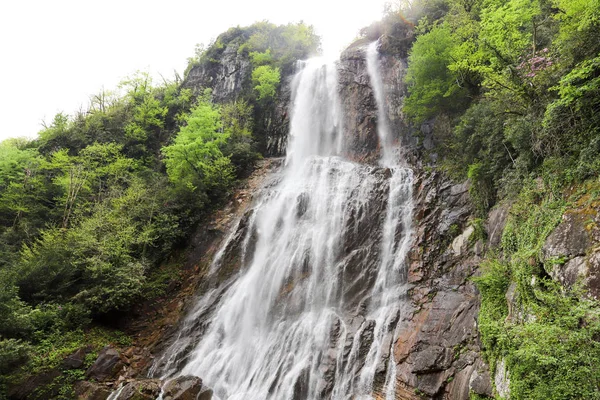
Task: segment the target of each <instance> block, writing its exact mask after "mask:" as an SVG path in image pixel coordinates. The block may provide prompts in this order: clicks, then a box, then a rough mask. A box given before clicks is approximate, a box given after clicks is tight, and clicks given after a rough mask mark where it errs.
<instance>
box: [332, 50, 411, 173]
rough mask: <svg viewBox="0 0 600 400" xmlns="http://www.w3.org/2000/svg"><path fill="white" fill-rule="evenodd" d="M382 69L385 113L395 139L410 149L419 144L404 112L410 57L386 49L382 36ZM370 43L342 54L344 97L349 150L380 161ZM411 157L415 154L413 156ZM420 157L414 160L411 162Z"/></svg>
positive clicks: (360, 157)
mask: <svg viewBox="0 0 600 400" xmlns="http://www.w3.org/2000/svg"><path fill="white" fill-rule="evenodd" d="M381 42H382V45H381V46H380V55H379V60H378V64H379V70H380V73H381V75H382V81H383V83H384V95H385V104H384V106H385V107H386V109H385V113H386V117H387V120H388V121H387V122H388V124H389V127H390V131H391V132H393V134H394V135H395V138H394V141H395V142H400V143H402V146H403V148H404V149H405V151H406V152H407V153H412V152H413V150H414V149H415V147H416V146H417V145H418V139H417V137H416V136H415V135H414V131H413V130H411V129H409V127H408V125H407V124H406V122H405V118H404V114H403V112H402V105H403V101H404V97H405V96H406V88H405V84H404V76H405V74H406V68H407V63H406V59H405V58H402V57H398V56H397V55H393V54H390V53H388V52H387V51H386V43H385V39H384V38H382V40H381ZM368 44H369V43H363V42H359V43H357V44H356V45H354V46H351V47H349V48H348V49H347V50H346V51H344V52H343V53H342V55H341V56H340V63H339V67H338V74H339V87H340V99H341V102H342V110H343V113H344V127H343V129H344V135H345V136H346V137H345V143H348V146H347V148H346V149H345V151H346V152H347V154H348V155H349V156H350V157H351V158H354V159H356V160H358V161H367V162H376V161H377V160H378V159H379V156H380V154H379V150H380V145H379V139H378V136H377V123H378V121H377V119H378V116H377V105H376V102H375V96H374V93H373V89H372V84H371V82H370V78H369V74H368V72H367V63H366V50H367V46H368ZM409 158H411V159H412V158H414V157H412V155H411V156H409ZM413 161H416V160H414V159H413V160H411V162H413Z"/></svg>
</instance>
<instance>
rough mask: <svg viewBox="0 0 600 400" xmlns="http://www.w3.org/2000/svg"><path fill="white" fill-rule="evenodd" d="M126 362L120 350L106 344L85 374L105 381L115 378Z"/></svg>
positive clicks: (90, 377) (99, 380) (89, 377)
mask: <svg viewBox="0 0 600 400" xmlns="http://www.w3.org/2000/svg"><path fill="white" fill-rule="evenodd" d="M124 365H125V364H124V363H123V362H122V361H121V357H120V355H119V352H118V351H117V350H116V349H114V348H112V347H110V346H106V347H105V348H103V349H102V351H100V354H98V358H97V359H96V361H95V362H94V364H92V366H91V367H89V368H88V370H87V371H86V373H85V375H86V377H87V378H88V379H95V380H96V381H98V382H104V381H107V380H110V379H114V378H115V377H116V376H117V374H118V373H119V371H120V370H121V369H122V368H123V366H124Z"/></svg>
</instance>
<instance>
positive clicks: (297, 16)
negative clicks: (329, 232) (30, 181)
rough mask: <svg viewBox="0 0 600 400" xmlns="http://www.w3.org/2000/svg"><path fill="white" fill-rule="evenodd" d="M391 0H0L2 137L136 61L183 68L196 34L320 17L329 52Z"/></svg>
mask: <svg viewBox="0 0 600 400" xmlns="http://www.w3.org/2000/svg"><path fill="white" fill-rule="evenodd" d="M384 3H385V0H296V1H286V0H210V1H209V0H198V1H184V0H169V1H152V0H95V1H90V0H0V79H2V85H1V89H0V140H2V139H5V138H8V137H17V136H31V137H33V136H35V135H36V133H37V132H38V131H39V130H40V129H41V125H40V123H41V121H43V120H45V121H51V120H52V118H53V116H54V114H56V113H57V112H60V111H63V112H66V113H68V114H72V113H74V112H75V111H76V110H78V109H79V108H80V106H82V105H84V106H85V105H86V104H87V102H88V98H89V96H90V95H92V94H94V93H98V92H99V91H100V90H101V89H102V88H103V87H104V88H106V89H114V88H115V87H116V85H117V84H118V82H120V81H121V80H122V79H123V78H124V77H126V76H128V75H131V74H132V73H133V72H135V71H136V70H145V71H149V72H151V73H152V74H154V75H156V74H159V73H160V74H162V75H164V76H165V77H168V78H170V77H172V76H173V71H174V70H177V71H178V72H179V73H182V72H183V70H184V69H185V66H186V59H187V58H188V57H190V56H192V54H193V52H194V47H195V45H196V44H197V43H205V44H208V43H209V42H210V40H211V39H213V38H215V37H216V36H217V35H219V34H220V33H221V32H223V31H225V30H227V29H228V28H229V27H232V26H236V25H241V26H246V25H249V24H251V23H253V22H255V21H260V20H269V21H271V22H274V23H277V24H284V23H288V22H298V21H300V20H303V21H304V22H306V23H310V24H313V25H314V26H315V28H316V31H317V33H319V34H320V35H321V36H322V38H323V47H324V49H325V51H326V52H328V53H334V52H337V51H339V50H340V49H341V48H342V47H343V46H345V45H347V44H349V43H350V42H351V41H352V40H353V39H354V38H355V37H356V35H357V33H358V31H359V30H360V28H362V27H364V26H366V25H368V24H370V23H371V22H372V21H375V20H377V19H379V18H380V17H381V14H382V10H383V4H384Z"/></svg>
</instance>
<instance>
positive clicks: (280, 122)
mask: <svg viewBox="0 0 600 400" xmlns="http://www.w3.org/2000/svg"><path fill="white" fill-rule="evenodd" d="M243 40H244V38H243V37H240V38H236V39H233V40H231V41H230V42H229V43H227V44H224V45H223V46H224V48H223V50H222V51H221V52H220V55H219V59H218V60H204V61H203V62H201V63H199V64H198V65H196V66H194V67H192V68H191V70H190V71H189V73H188V75H187V76H186V79H185V81H184V82H183V87H184V88H188V89H192V90H193V91H194V92H195V93H196V94H200V93H202V91H203V90H204V89H207V88H210V89H212V98H213V100H214V101H215V102H216V103H220V104H224V103H228V102H232V101H236V100H238V99H241V98H245V99H248V98H253V96H252V90H253V89H252V70H253V66H252V62H251V61H250V56H249V55H248V51H247V50H245V51H240V46H241V45H242V44H243ZM285 72H286V71H283V74H282V76H281V84H280V85H279V88H278V89H277V93H276V95H275V98H274V100H271V101H268V102H254V103H253V106H254V123H255V126H254V135H253V136H254V137H256V138H259V139H260V141H261V143H259V144H260V146H261V150H262V152H263V153H264V154H265V155H268V156H271V157H279V156H282V155H284V154H285V148H286V144H287V132H288V130H289V116H288V113H289V110H288V109H289V104H290V97H291V75H290V74H289V73H288V74H286V73H285Z"/></svg>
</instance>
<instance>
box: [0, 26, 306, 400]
mask: <svg viewBox="0 0 600 400" xmlns="http://www.w3.org/2000/svg"><path fill="white" fill-rule="evenodd" d="M263 28H264V29H263ZM273 29H275V30H277V32H278V33H277V34H274V33H272V32H271V30H273ZM306 29H308V28H306ZM306 29H305V27H304V26H303V25H302V24H297V25H289V26H286V27H282V28H280V27H275V26H270V25H268V26H267V25H265V26H262V27H261V25H258V26H255V27H254V28H252V29H251V30H250V31H243V30H241V29H233V30H232V31H230V32H228V33H226V35H225V36H224V37H223V38H221V39H220V40H218V41H217V43H215V45H214V46H212V47H211V48H209V49H206V50H204V49H198V51H197V54H196V55H195V57H194V60H193V63H194V64H200V63H203V62H209V61H206V58H207V57H217V58H218V56H219V54H220V53H219V52H222V51H223V50H224V49H225V47H226V46H227V45H228V43H229V42H228V40H229V39H231V40H236V39H235V38H239V39H241V40H243V42H247V41H248V40H249V38H250V37H251V36H252V35H254V34H259V33H260V35H258V36H256V37H255V38H254V39H253V42H254V44H255V45H256V46H258V47H249V46H246V48H245V49H244V50H242V51H249V50H250V51H252V52H253V57H254V58H255V59H256V63H257V64H264V65H265V66H266V65H269V66H271V67H272V68H275V69H276V70H277V71H278V68H281V67H282V66H283V65H286V66H289V65H291V64H292V63H293V61H294V60H295V57H297V56H298V55H299V54H300V53H303V52H305V51H308V50H307V46H308V47H310V46H312V45H313V44H314V43H313V39H314V38H313V37H312V36H310V35H312V30H310V29H308V30H306ZM261 32H262V33H261ZM269 32H271V33H269ZM267 33H268V34H267ZM284 33H285V35H287V36H285V35H284V36H283V37H280V36H281V35H283V34H284ZM307 35H308V36H307ZM228 38H229V39H228ZM226 39H227V40H226ZM259 39H260V40H259ZM263 39H264V40H263ZM280 39H281V40H280ZM307 40H308V41H307ZM293 43H295V45H293V46H292V47H289V46H288V45H289V44H293ZM240 44H241V42H240V43H238V45H240ZM263 45H266V46H267V47H263V48H260V46H263ZM210 62H212V61H210ZM259 67H260V66H259ZM247 83H250V81H248V82H247ZM263 83H264V82H263ZM265 84H267V85H268V84H271V85H274V86H277V83H274V82H271V81H267V82H266V83H265ZM246 93H253V89H252V87H251V86H250V85H247V90H246ZM247 97H248V100H244V99H243V97H242V98H240V99H237V100H236V101H235V102H233V103H230V104H224V105H215V104H212V102H211V101H210V93H206V94H204V95H203V96H200V98H199V99H197V100H196V99H195V98H194V95H193V92H192V91H191V90H190V89H185V88H182V86H181V79H180V78H179V77H178V76H176V77H175V80H174V81H172V82H170V81H166V80H165V81H164V84H162V85H159V86H155V85H154V84H153V82H152V79H151V78H150V76H149V75H148V74H145V73H137V74H135V75H134V76H132V77H131V78H128V79H127V80H126V81H124V82H123V83H122V84H121V86H120V88H119V91H115V92H110V91H102V92H100V93H98V94H97V95H94V96H92V98H91V99H90V105H89V109H88V110H86V111H85V112H80V113H78V114H76V115H74V116H67V115H66V114H58V115H57V116H56V117H55V118H54V120H53V121H52V122H51V123H50V124H48V125H47V126H45V128H44V129H43V130H42V131H41V132H40V135H39V139H37V140H34V141H28V140H25V139H11V140H7V141H4V142H1V143H0V369H1V371H0V386H2V385H5V384H6V383H7V382H8V381H7V380H6V379H5V378H6V376H5V375H10V376H9V378H10V379H12V380H13V381H14V380H15V379H17V380H18V379H23V378H26V376H27V375H28V374H35V373H38V372H43V371H46V370H48V369H50V368H55V367H56V366H57V365H58V364H59V362H60V360H62V358H64V357H65V356H66V355H68V354H70V353H72V352H73V351H75V350H77V349H78V348H80V347H81V346H83V344H84V343H98V346H100V343H102V346H103V345H104V344H106V343H107V340H108V339H107V338H96V337H95V336H94V335H95V333H93V330H92V331H90V326H92V325H97V324H105V325H106V324H110V323H111V322H110V321H111V320H113V319H114V318H113V317H115V316H119V315H121V312H125V311H127V310H129V309H130V308H131V307H132V306H133V305H135V304H137V303H139V302H140V301H144V300H148V299H152V298H153V297H156V296H160V295H163V294H164V293H165V290H166V288H167V287H169V285H170V284H171V283H172V282H174V281H177V280H178V279H179V272H180V270H179V269H180V265H181V263H175V264H173V265H169V266H168V267H164V263H165V260H166V259H169V258H171V259H172V256H173V250H174V249H176V248H178V246H181V245H183V244H184V243H185V240H186V238H188V237H189V236H190V233H191V232H192V231H193V229H195V227H196V226H197V224H198V222H199V221H200V220H201V219H202V218H205V217H206V214H207V213H208V212H210V211H212V210H213V209H215V208H217V207H218V206H219V205H221V204H222V201H223V200H224V199H225V198H226V195H227V194H228V193H229V192H230V190H231V188H232V187H233V185H235V183H236V178H243V177H246V176H247V175H248V174H249V173H250V172H251V171H252V168H253V166H254V163H255V161H256V160H257V159H258V158H259V157H260V154H259V153H258V152H257V150H256V143H255V139H254V137H253V131H254V129H255V128H254V126H255V124H254V121H255V118H256V113H255V109H254V107H253V106H254V105H255V104H256V96H255V95H254V94H252V96H247ZM110 340H112V339H110ZM94 346H96V345H95V344H94ZM95 349H96V350H94V351H97V350H98V349H99V348H98V347H97V346H96V347H95ZM90 357H91V356H90ZM88 361H90V360H88ZM23 363H24V365H23V366H21V365H22V364H23ZM88 364H89V362H88ZM82 374H83V370H77V371H73V372H70V373H68V374H63V375H62V376H61V378H60V379H59V380H60V382H58V381H57V382H56V385H60V388H58V389H59V392H60V393H61V395H60V396H62V397H61V398H65V399H66V398H71V397H72V395H73V393H72V392H71V391H70V390H71V386H72V383H73V382H74V381H75V380H77V379H79V378H81V376H82ZM7 379H8V378H7ZM55 389H56V388H55ZM53 390H54V389H53ZM40 395H41V396H42V397H43V396H44V394H43V393H42V394H40Z"/></svg>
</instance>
